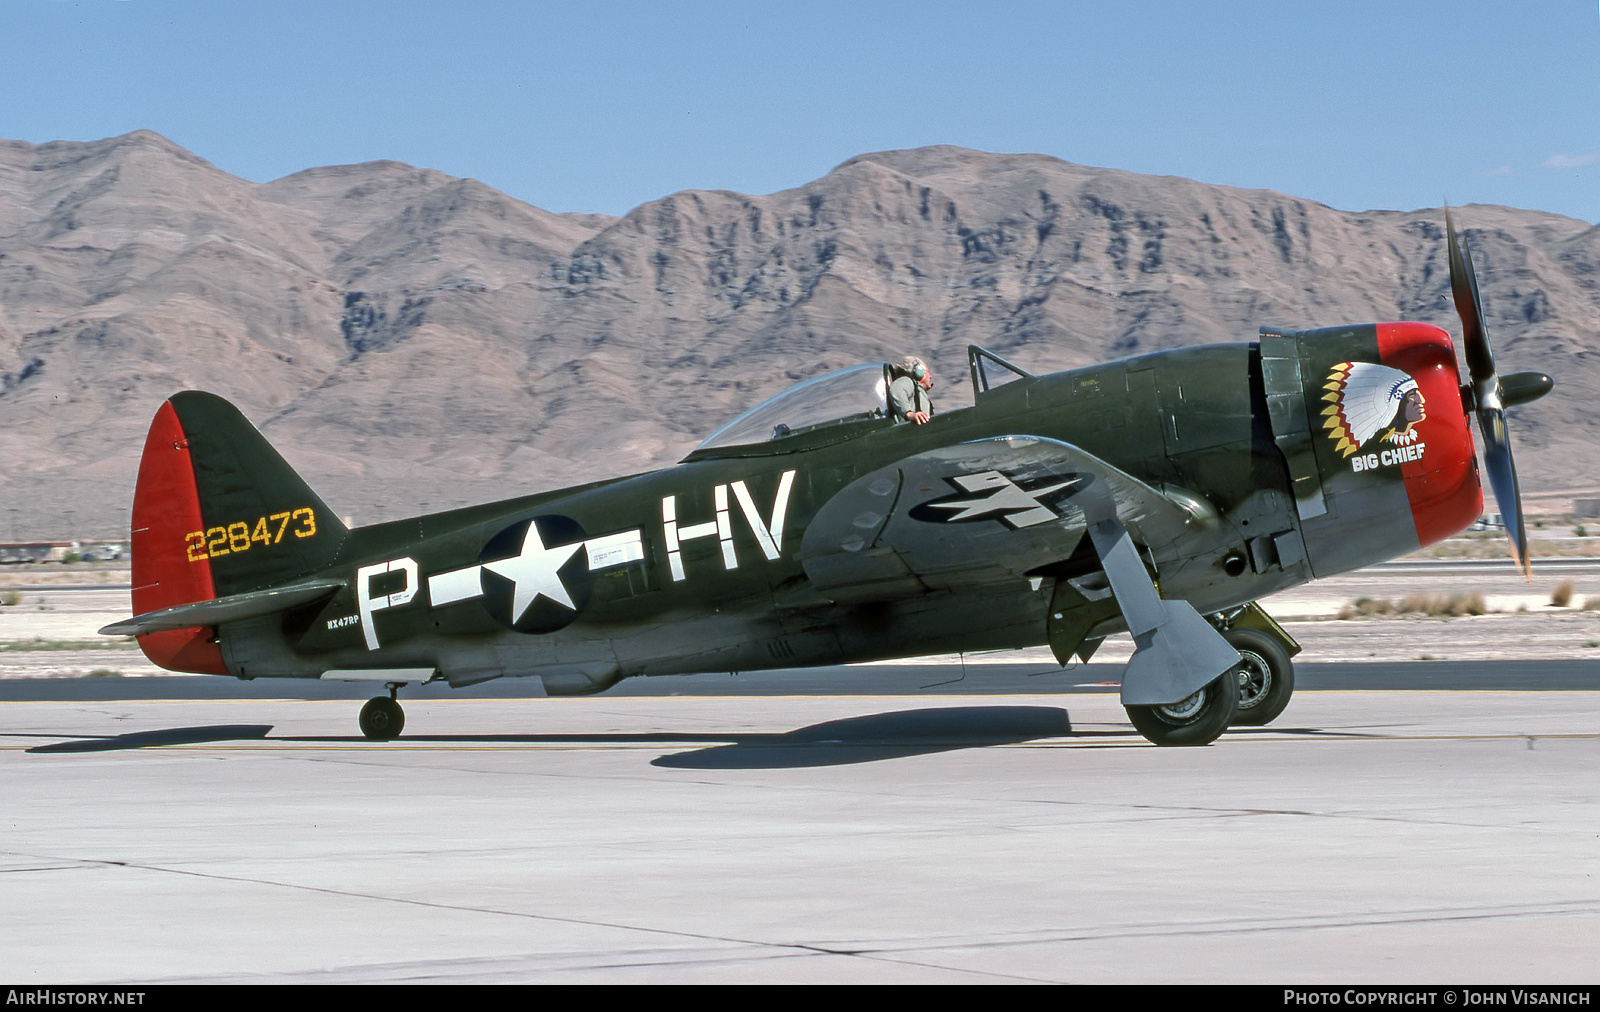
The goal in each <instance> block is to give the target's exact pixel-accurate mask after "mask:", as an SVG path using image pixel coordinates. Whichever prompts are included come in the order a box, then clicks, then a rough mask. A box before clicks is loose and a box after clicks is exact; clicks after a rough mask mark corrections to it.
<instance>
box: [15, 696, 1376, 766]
mask: <svg viewBox="0 0 1600 1012" xmlns="http://www.w3.org/2000/svg"><path fill="white" fill-rule="evenodd" d="M272 727H273V725H271V724H214V725H209V726H202V727H175V728H164V729H160V730H153V731H131V732H128V733H126V734H116V735H97V736H94V737H90V738H80V739H75V740H71V741H55V742H51V743H49V744H46V745H35V746H34V747H32V748H30V749H26V750H25V751H27V752H30V753H43V754H60V753H75V752H114V751H122V750H131V749H142V748H158V747H160V746H163V745H206V744H216V743H221V742H231V741H261V742H274V743H302V744H329V745H343V744H354V743H360V744H369V743H368V742H367V741H366V739H364V738H360V737H357V736H354V735H340V736H308V735H295V736H284V737H275V738H270V739H269V738H268V737H267V735H268V734H269V733H270V732H271V731H272ZM1267 731H1271V732H1273V733H1278V734H1304V735H1318V734H1322V733H1325V732H1324V731H1322V730H1321V729H1316V728H1274V729H1268V728H1234V729H1233V733H1234V734H1239V733H1248V732H1267ZM33 736H34V735H27V736H25V737H33ZM1338 736H1340V737H1349V736H1350V733H1349V732H1343V733H1339V735H1338ZM1358 736H1360V737H1365V735H1358ZM8 737H16V736H8ZM37 737H46V735H43V734H40V735H37ZM49 737H55V736H54V735H50V736H49ZM1066 737H1070V738H1073V739H1074V740H1080V741H1081V740H1083V739H1089V738H1103V739H1106V740H1107V744H1113V743H1116V742H1119V741H1121V740H1124V739H1130V738H1138V737H1139V735H1138V733H1137V732H1136V731H1134V730H1133V729H1132V728H1129V729H1128V730H1126V731H1124V730H1107V731H1082V730H1080V731H1074V730H1073V729H1072V721H1071V718H1070V717H1069V716H1068V714H1067V711H1066V710H1064V709H1062V708H1060V707H1054V706H948V707H929V708H926V709H919V710H899V711H895V712H891V713H874V714H867V715H865V716H860V717H845V718H842V719H840V720H830V721H824V722H823V723H821V724H812V725H810V726H807V727H802V728H798V729H796V730H793V731H785V732H782V733H776V734H763V733H730V734H717V733H716V732H696V733H692V734H689V733H682V732H665V731H659V732H646V733H641V734H616V733H608V734H471V735H407V736H405V737H404V738H401V739H399V740H398V741H399V743H400V744H407V743H411V744H418V745H422V744H461V745H494V744H500V745H583V744H618V743H620V744H627V745H650V744H658V745H674V744H685V745H686V744H697V745H702V744H704V743H705V742H706V741H707V740H708V739H713V740H716V739H721V740H724V741H725V742H726V744H721V745H712V746H710V747H705V748H697V749H694V750H692V751H688V752H681V753H677V754H675V755H664V756H660V757H658V758H656V759H654V760H652V761H651V765H652V766H660V767H664V768H669V769H704V770H711V769H727V770H733V769H785V768H804V767H812V766H847V765H852V764H855V763H865V762H878V761H881V760H884V759H902V758H906V757H909V756H916V755H930V754H933V753H937V752H951V751H955V750H957V749H966V748H985V747H988V746H992V745H1014V744H1019V743H1021V742H1027V741H1037V740H1039V739H1044V738H1066ZM370 744H372V745H373V746H375V747H381V746H382V745H383V744H387V743H379V742H372V743H370Z"/></svg>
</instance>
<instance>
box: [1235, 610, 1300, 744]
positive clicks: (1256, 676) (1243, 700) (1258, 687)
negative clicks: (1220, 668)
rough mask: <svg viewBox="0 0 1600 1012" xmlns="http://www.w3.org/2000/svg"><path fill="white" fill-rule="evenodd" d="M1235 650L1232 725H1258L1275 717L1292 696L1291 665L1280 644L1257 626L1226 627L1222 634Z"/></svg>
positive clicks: (1287, 654) (1292, 672)
mask: <svg viewBox="0 0 1600 1012" xmlns="http://www.w3.org/2000/svg"><path fill="white" fill-rule="evenodd" d="M1222 635H1223V637H1224V638H1225V639H1227V641H1228V645H1229V646H1231V647H1233V648H1234V649H1235V650H1237V651H1239V657H1240V661H1239V666H1238V667H1237V668H1235V669H1234V671H1235V673H1237V675H1238V677H1239V709H1238V711H1237V712H1236V713H1235V714H1234V715H1233V722H1234V723H1235V724H1245V725H1254V726H1259V725H1261V724H1269V723H1271V722H1272V721H1273V720H1275V719H1277V716H1278V714H1280V713H1282V712H1283V708H1284V707H1286V706H1288V705H1289V697H1290V696H1292V695H1294V665H1293V664H1292V663H1290V661H1289V653H1288V651H1286V650H1284V649H1283V644H1281V643H1279V642H1278V641H1277V640H1275V639H1273V638H1272V637H1271V636H1268V635H1267V634H1266V633H1264V632H1262V631H1261V630H1259V629H1242V628H1241V629H1229V630H1228V631H1227V632H1225V633H1223V634H1222Z"/></svg>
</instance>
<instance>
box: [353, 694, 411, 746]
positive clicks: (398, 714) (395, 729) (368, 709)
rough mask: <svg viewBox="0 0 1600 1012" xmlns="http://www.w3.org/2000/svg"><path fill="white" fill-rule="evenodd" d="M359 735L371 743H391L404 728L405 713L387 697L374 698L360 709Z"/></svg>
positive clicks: (395, 702) (396, 703)
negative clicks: (364, 736) (371, 741)
mask: <svg viewBox="0 0 1600 1012" xmlns="http://www.w3.org/2000/svg"><path fill="white" fill-rule="evenodd" d="M360 721H361V733H362V734H364V735H366V736H367V737H368V738H370V739H371V740H373V741H393V740H394V739H396V738H398V737H400V731H401V730H402V729H403V728H404V727H405V726H406V711H405V710H402V709H401V708H400V704H399V703H398V702H397V701H395V700H393V699H390V698H389V697H388V696H374V697H373V698H371V699H369V700H367V705H366V706H363V707H362V708H361V717H360Z"/></svg>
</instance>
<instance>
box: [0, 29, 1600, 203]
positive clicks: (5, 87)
mask: <svg viewBox="0 0 1600 1012" xmlns="http://www.w3.org/2000/svg"><path fill="white" fill-rule="evenodd" d="M1597 85H1600V4H1597V3H1596V0H1572V2H1568V0H1559V2H1557V0H1525V2H1520V3H1506V2H1504V0H1499V2H1493V3H1490V2H1476V0H1458V2H1454V3H1446V2H1434V0H1416V2H1407V0H1389V2H1381V3H1369V2H1365V0H1344V2H1330V3H1318V2H1306V3H1294V2H1284V0H1278V2H1271V3H1267V2H1247V0H1240V2H1216V3H1206V2H1199V0H1194V2H1187V3H1166V2H1139V0H1126V2H1120V3H1117V2H1107V0H1100V2H1092V3H1078V2H1070V0H1061V2H1056V3H1031V2H1012V3H1008V2H1004V0H990V2H986V3H937V2H922V3H899V2H882V3H879V2H872V0H856V2H853V3H849V2H846V3H838V2H833V0H807V2H805V3H757V2H753V0H750V2H745V3H709V2H708V3H630V2H605V0H586V2H584V3H581V4H575V3H571V2H564V3H551V4H545V3H532V2H530V3H502V2H490V0H456V2H452V3H448V4H447V3H409V2H402V0H389V2H368V0H360V2H356V0H352V2H339V0H321V2H315V3H307V2H300V0H279V2H274V3H259V2H257V3H242V2H240V3H230V2H186V0H81V2H69V0H0V137H4V138H7V139H12V140H26V141H32V142H36V143H38V142H44V141H49V140H91V139H96V138H100V137H108V136H112V135H116V134H121V133H126V132H128V131H130V130H135V129H139V128H141V127H143V128H148V129H152V130H155V131H158V132H159V133H162V134H164V135H166V136H167V137H169V138H171V139H172V140H174V141H176V142H177V143H179V144H181V145H183V146H184V147H186V148H189V149H190V150H192V151H194V152H195V153H196V154H198V155H200V156H201V157H203V158H206V159H208V160H210V161H211V162H213V163H214V164H216V165H217V166H219V167H220V168H222V169H225V170H227V171H229V172H232V173H234V174H236V175H239V176H243V177H244V178H246V179H252V180H256V181H266V180H269V179H274V178H277V177H278V176H282V175H287V174H288V173H291V172H295V171H298V170H300V169H304V168H309V167H312V166H316V165H329V164H337V163H344V162H358V161H366V160H369V159H378V158H393V159H397V160H400V161H405V162H409V163H411V164H414V165H420V166H427V167H430V168H435V169H439V170H441V171H443V172H447V173H450V174H451V175H457V176H471V177H473V178H476V179H480V180H482V181H484V182H486V183H488V184H489V185H491V186H494V187H497V188H499V189H501V190H504V191H505V192H507V193H509V194H511V195H512V196H515V197H517V198H519V199H522V200H525V201H528V202H529V203H532V204H536V205H538V206H540V207H543V208H547V209H549V210H552V211H603V212H607V213H610V214H621V213H624V212H626V211H627V210H628V209H629V208H631V207H634V206H636V205H638V204H639V203H641V202H643V201H646V200H650V199H653V198H655V197H659V196H663V195H665V194H667V193H670V192H672V191H674V190H679V189H683V188H690V187H693V188H702V189H730V190H738V191H742V192H746V193H770V192H772V191H775V190H781V189H785V188H788V187H792V186H798V185H800V184H802V183H805V182H807V181H808V180H811V179H814V178H816V177H818V176H821V175H823V174H824V173H826V172H827V171H828V170H829V169H830V168H832V167H833V166H835V165H837V164H838V163H839V162H841V161H843V160H845V159H846V158H849V157H850V156H852V155H855V154H860V153H862V152H865V151H878V150H884V149H888V148H902V147H915V146H919V145H924V144H959V145H962V146H965V147H972V148H979V149H983V150H988V151H1032V152H1042V153H1044V154H1049V155H1055V156H1057V157H1059V158H1064V159H1066V160H1068V161H1073V162H1080V163H1084V164H1089V165H1103V166H1109V167H1112V168H1119V169H1130V170H1133V171H1137V172H1147V173H1155V174H1162V175H1179V176H1188V177H1191V178H1195V179H1199V180H1202V181H1205V182H1210V183H1223V184H1227V185H1232V186H1246V187H1269V188H1272V189H1276V190H1281V191H1284V192H1286V193H1290V194H1293V195H1295V196H1300V197H1309V198H1312V199H1315V200H1319V201H1322V202H1324V203H1327V204H1330V205H1332V206H1334V207H1338V208H1343V209H1347V210H1362V209H1367V208H1400V209H1411V208H1418V207H1436V206H1438V205H1439V204H1440V203H1442V202H1443V201H1444V200H1446V199H1448V200H1450V201H1451V202H1452V203H1454V204H1458V205H1459V204H1466V203H1471V202H1484V203H1497V204H1510V205H1513V206H1517V207H1529V208H1539V209H1543V210H1548V211H1555V212H1558V213H1561V214H1566V215H1570V216H1572V217H1576V218H1581V219H1584V220H1586V221H1590V222H1595V221H1600V106H1597V98H1600V87H1597Z"/></svg>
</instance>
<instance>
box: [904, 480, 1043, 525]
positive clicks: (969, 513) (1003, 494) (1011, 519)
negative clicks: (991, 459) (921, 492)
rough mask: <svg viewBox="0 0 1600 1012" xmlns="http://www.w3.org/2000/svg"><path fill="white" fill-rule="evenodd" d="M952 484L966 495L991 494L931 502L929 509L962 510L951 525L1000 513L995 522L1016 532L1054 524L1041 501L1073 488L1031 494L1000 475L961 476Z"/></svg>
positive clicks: (1039, 491)
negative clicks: (1024, 528) (973, 493)
mask: <svg viewBox="0 0 1600 1012" xmlns="http://www.w3.org/2000/svg"><path fill="white" fill-rule="evenodd" d="M951 480H952V481H954V482H955V483H956V484H957V485H959V486H960V487H961V489H962V490H963V491H966V492H986V493H988V494H987V495H984V496H981V497H980V498H977V499H957V500H955V501H954V502H930V503H928V505H929V506H930V507H932V508H934V509H941V510H960V511H961V512H960V513H958V514H956V515H955V516H952V517H951V518H950V521H951V522H952V523H957V522H960V521H963V520H975V519H977V518H979V517H983V516H987V515H989V514H991V513H998V514H1000V516H999V517H997V518H996V519H999V520H1002V521H1004V522H1005V523H1007V524H1009V525H1010V526H1012V527H1016V528H1022V527H1033V526H1035V525H1036V524H1042V523H1047V522H1049V521H1051V520H1055V519H1056V518H1057V517H1056V513H1055V512H1054V511H1053V510H1051V509H1050V508H1048V507H1047V506H1045V505H1044V504H1043V503H1041V502H1040V501H1039V500H1040V499H1043V498H1044V497H1045V496H1047V495H1050V494H1051V493H1052V492H1059V491H1060V490H1062V489H1063V488H1066V487H1067V486H1068V485H1069V484H1071V482H1070V481H1062V482H1057V483H1056V484H1054V485H1049V486H1046V487H1044V488H1036V489H1034V490H1033V491H1031V492H1028V491H1024V490H1023V489H1021V488H1019V487H1018V486H1017V484H1016V483H1015V482H1013V481H1012V480H1011V479H1010V478H1007V477H1006V476H1005V475H1003V474H1001V473H1000V472H999V471H981V472H979V473H977V474H962V475H957V476H955V477H954V478H952V479H951Z"/></svg>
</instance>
